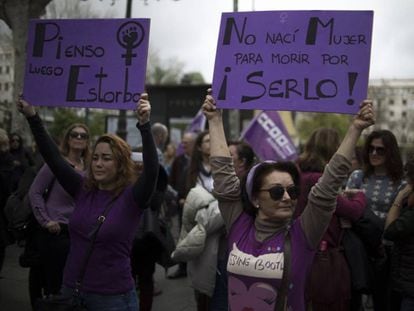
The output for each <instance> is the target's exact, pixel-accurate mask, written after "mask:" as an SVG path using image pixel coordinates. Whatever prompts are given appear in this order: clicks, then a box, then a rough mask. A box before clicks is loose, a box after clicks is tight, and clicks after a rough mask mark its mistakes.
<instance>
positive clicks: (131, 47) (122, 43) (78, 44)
mask: <svg viewBox="0 0 414 311" xmlns="http://www.w3.org/2000/svg"><path fill="white" fill-rule="evenodd" d="M149 26H150V20H149V19H79V20H73V19H66V20H65V19H60V20H31V21H30V27H29V38H28V44H27V60H26V71H25V83H24V96H25V98H26V99H27V100H28V101H29V102H30V103H31V104H33V105H42V106H66V107H94V108H105V109H134V108H135V107H136V103H137V102H138V100H139V98H140V94H141V93H142V92H143V91H144V86H145V72H146V67H147V55H148V39H149Z"/></svg>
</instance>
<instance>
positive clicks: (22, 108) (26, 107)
mask: <svg viewBox="0 0 414 311" xmlns="http://www.w3.org/2000/svg"><path fill="white" fill-rule="evenodd" d="M16 106H17V110H18V111H19V112H20V113H21V114H23V115H24V116H25V117H26V118H29V117H33V116H34V115H35V114H36V110H35V108H34V107H33V106H32V105H30V104H29V103H28V102H27V101H25V100H24V99H23V95H20V96H19V98H18V99H17V103H16Z"/></svg>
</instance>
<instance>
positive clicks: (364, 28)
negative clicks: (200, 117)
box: [213, 11, 373, 113]
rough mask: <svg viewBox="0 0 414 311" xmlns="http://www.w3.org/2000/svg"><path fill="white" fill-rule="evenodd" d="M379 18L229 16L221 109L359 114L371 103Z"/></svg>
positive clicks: (221, 61) (217, 83) (222, 40)
mask: <svg viewBox="0 0 414 311" xmlns="http://www.w3.org/2000/svg"><path fill="white" fill-rule="evenodd" d="M372 20H373V12H372V11H264V12H239V13H223V15H222V19H221V27H220V35H219V39H218V44H217V54H216V62H215V67H214V77H213V94H214V96H215V98H216V100H217V102H218V107H220V108H238V109H263V110H296V111H314V112H339V113H355V112H357V111H358V108H359V103H360V102H361V101H362V100H364V99H365V98H366V96H367V89H368V77H369V63H370V51H371V35H372Z"/></svg>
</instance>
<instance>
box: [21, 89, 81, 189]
mask: <svg viewBox="0 0 414 311" xmlns="http://www.w3.org/2000/svg"><path fill="white" fill-rule="evenodd" d="M17 109H18V110H19V111H20V112H21V113H22V114H23V115H24V116H25V117H26V119H27V121H28V122H29V125H30V129H31V131H32V133H33V136H34V139H35V141H36V144H37V146H38V148H39V151H40V154H41V155H42V156H43V159H44V160H45V162H46V163H47V165H48V166H49V167H50V169H51V170H52V172H53V174H54V175H55V176H56V178H57V180H58V181H59V183H60V184H61V185H62V187H63V188H64V189H65V190H66V192H67V193H69V195H70V196H72V197H73V196H75V194H76V193H77V191H78V190H79V189H80V187H81V184H82V176H81V175H80V174H79V173H78V172H76V171H75V169H74V168H73V167H72V166H70V164H69V163H68V162H67V161H66V160H65V159H64V158H63V157H62V155H61V154H60V151H59V148H58V147H57V146H56V144H55V142H54V141H53V139H52V138H51V137H50V136H49V134H48V133H47V131H46V130H45V128H44V126H43V123H42V120H41V119H40V117H39V115H38V114H37V113H36V110H35V109H34V107H33V106H32V105H30V104H29V103H28V102H26V101H25V100H23V98H22V97H20V98H19V100H18V101H17Z"/></svg>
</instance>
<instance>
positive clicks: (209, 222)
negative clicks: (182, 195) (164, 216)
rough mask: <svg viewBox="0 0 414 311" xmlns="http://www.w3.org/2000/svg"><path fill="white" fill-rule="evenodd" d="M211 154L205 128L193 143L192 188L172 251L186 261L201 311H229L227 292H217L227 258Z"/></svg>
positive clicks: (190, 180)
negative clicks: (221, 265) (220, 270)
mask: <svg viewBox="0 0 414 311" xmlns="http://www.w3.org/2000/svg"><path fill="white" fill-rule="evenodd" d="M209 156H210V135H209V133H208V131H204V132H201V133H200V134H199V135H198V136H197V139H196V141H195V143H194V148H193V154H192V156H191V161H190V166H189V170H188V179H187V182H188V188H189V189H190V190H189V193H188V195H187V197H186V199H185V203H184V209H183V225H182V228H181V234H180V239H179V242H178V244H177V247H176V250H175V251H174V252H173V254H172V258H173V259H175V260H180V261H186V262H187V274H188V277H189V280H190V283H191V286H192V287H193V288H194V294H195V298H196V303H197V310H198V311H209V310H227V299H226V294H225V293H224V299H223V297H221V296H220V297H217V296H215V295H214V294H221V293H218V292H216V291H215V285H216V282H218V283H220V282H226V280H225V279H222V280H221V281H218V280H217V278H220V277H221V275H220V273H217V268H218V261H219V260H220V258H225V252H224V251H225V248H223V251H222V252H220V250H219V246H220V245H219V244H220V240H222V239H223V238H224V234H225V231H224V223H223V219H222V218H221V215H220V211H219V209H218V204H217V200H216V199H215V198H214V197H213V196H212V194H211V191H212V190H213V178H212V175H211V169H210V161H209ZM201 227H202V229H201ZM200 237H202V238H200ZM223 244H224V246H225V243H223ZM220 253H223V254H220ZM224 288H226V286H224Z"/></svg>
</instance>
